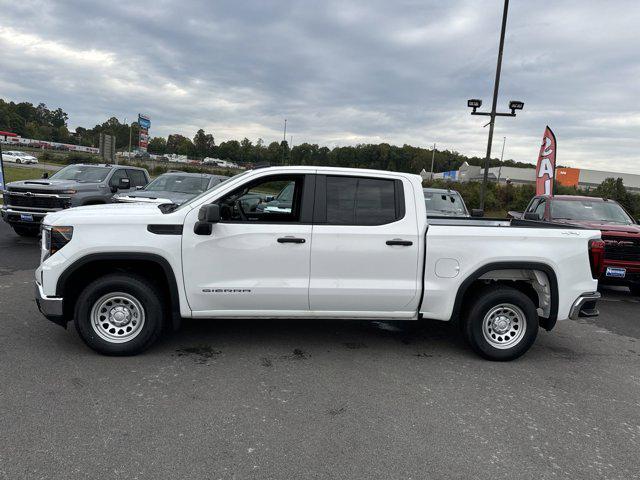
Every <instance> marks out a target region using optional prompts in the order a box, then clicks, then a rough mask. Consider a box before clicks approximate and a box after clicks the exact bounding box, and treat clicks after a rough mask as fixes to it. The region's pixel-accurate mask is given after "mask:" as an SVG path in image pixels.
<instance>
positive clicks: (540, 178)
mask: <svg viewBox="0 0 640 480" xmlns="http://www.w3.org/2000/svg"><path fill="white" fill-rule="evenodd" d="M555 174H556V136H555V135H554V134H553V132H552V131H551V129H550V128H549V127H548V126H547V128H545V130H544V136H543V137H542V145H541V146H540V153H539V154H538V165H537V166H536V195H553V180H554V177H555Z"/></svg>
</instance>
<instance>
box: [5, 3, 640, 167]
mask: <svg viewBox="0 0 640 480" xmlns="http://www.w3.org/2000/svg"><path fill="white" fill-rule="evenodd" d="M0 6H2V12H3V14H2V20H0V48H1V49H2V50H1V51H2V60H1V61H0V65H1V66H2V68H0V96H1V97H2V98H5V99H10V100H14V101H29V102H33V103H39V102H45V103H46V104H47V105H48V106H50V107H58V106H60V107H62V108H63V109H64V110H65V111H66V112H67V113H68V114H69V116H70V121H69V124H70V127H71V128H75V127H76V126H78V125H82V126H93V125H95V124H96V123H99V122H102V121H104V120H105V119H106V118H108V117H110V116H117V117H119V118H120V119H121V120H124V118H125V117H127V118H128V119H129V120H131V119H132V118H134V117H135V116H136V115H137V113H138V112H146V113H148V114H149V115H150V117H151V120H152V125H151V132H150V133H151V134H152V135H167V134H169V133H181V134H184V135H187V136H189V137H193V134H194V133H195V131H196V130H197V129H198V128H200V127H202V128H205V130H207V131H208V132H213V134H214V136H215V138H216V141H217V142H220V141H222V140H225V139H231V138H236V139H241V138H243V137H245V136H246V137H248V138H250V139H251V140H253V141H255V140H256V139H257V138H259V137H262V138H263V139H264V140H265V141H266V142H270V141H273V140H279V139H281V138H282V123H283V119H284V118H287V119H288V135H287V137H288V136H289V134H290V135H293V142H294V144H299V143H301V142H311V143H319V144H321V145H328V146H335V145H347V144H356V143H379V142H389V143H392V144H399V145H401V144H403V143H409V144H412V145H417V146H426V145H429V144H432V143H433V142H437V143H438V146H439V148H446V149H450V150H456V151H459V152H461V153H464V154H467V155H477V156H484V151H485V149H486V135H487V128H483V125H484V123H486V117H471V116H470V115H469V112H468V109H467V108H466V100H467V99H468V98H482V99H484V104H485V105H486V106H487V107H490V103H491V101H490V100H491V98H490V97H491V94H492V88H493V76H494V72H495V63H496V55H497V49H498V36H499V29H500V17H501V13H502V0H466V1H465V0H450V1H446V2H443V1H441V0H420V1H400V0H394V1H389V0H362V1H360V0H358V1H355V0H353V1H352V0H329V1H324V0H323V1H320V0H314V1H311V0H306V1H284V0H282V1H272V0H247V1H243V0H235V1H234V0H230V1H220V0H152V1H139V0H133V1H132V0H125V1H120V0H110V1H100V0H94V1H91V0H87V1H63V0H21V1H20V2H15V1H13V0H0ZM638 25H640V2H637V1H635V0H629V1H622V0H621V1H606V2H605V1H604V0H600V1H588V0H574V1H571V0H565V1H563V0H555V1H552V0H539V1H536V2H533V1H530V0H512V1H511V6H510V11H509V19H508V24H507V39H506V46H505V55H504V63H503V75H502V82H501V90H500V98H499V106H500V107H502V108H506V105H507V103H508V101H509V100H510V99H517V100H523V101H524V102H525V110H524V111H523V112H522V113H521V114H519V115H518V117H517V118H515V119H514V118H499V119H498V121H497V126H496V132H495V140H494V155H495V156H497V155H499V153H500V148H501V146H502V139H503V137H504V136H506V137H507V144H506V145H507V146H506V150H505V158H513V159H515V160H519V161H525V162H534V161H535V160H536V156H537V152H538V146H539V144H540V140H541V137H542V132H543V130H544V126H545V125H546V124H549V125H550V126H551V127H552V128H553V129H554V131H555V133H556V136H557V137H558V161H559V163H561V164H564V165H570V166H577V167H583V168H599V169H606V170H612V171H624V172H635V173H640V30H639V29H638Z"/></svg>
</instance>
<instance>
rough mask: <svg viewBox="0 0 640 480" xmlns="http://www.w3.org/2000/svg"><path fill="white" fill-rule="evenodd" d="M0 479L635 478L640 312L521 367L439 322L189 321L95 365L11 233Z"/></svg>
mask: <svg viewBox="0 0 640 480" xmlns="http://www.w3.org/2000/svg"><path fill="white" fill-rule="evenodd" d="M0 223H1V225H0V312H1V313H0V478H4V479H12V480H13V479H40V478H43V479H49V478H52V479H53V478H55V479H94V478H95V479H103V478H116V479H118V478H122V479H154V480H156V479H188V478H195V479H205V478H206V479H217V478H222V479H227V478H228V479H244V478H247V479H302V478H318V479H320V478H322V479H324V478H326V479H360V478H362V479H385V480H386V479H396V478H397V479H425V478H432V479H472V478H473V479H547V478H549V479H550V478H571V479H605V478H606V479H631V478H640V455H639V454H640V303H639V299H638V298H634V297H631V296H630V295H629V294H628V293H627V292H626V291H624V290H623V289H617V290H606V291H605V298H604V300H603V301H602V302H601V315H600V317H598V318H597V319H596V320H595V321H589V322H585V321H577V322H574V321H564V322H560V323H559V325H558V326H557V327H556V329H555V330H553V331H552V332H545V331H540V334H539V336H538V340H537V342H536V344H535V345H534V347H533V348H532V349H531V351H529V352H528V353H527V355H525V356H524V357H523V358H521V359H519V360H517V361H514V362H510V363H493V362H487V361H484V360H482V359H480V358H478V357H477V356H476V355H474V354H473V353H472V352H471V350H470V349H469V348H468V347H467V346H466V345H465V344H464V342H462V341H461V340H460V339H459V337H458V336H457V333H456V330H455V329H453V328H451V327H449V326H448V325H446V324H443V323H438V322H424V323H423V322H420V323H405V324H402V323H393V322H377V323H369V322H356V321H345V322H341V321H309V320H288V321H247V320H233V321H205V320H199V321H186V322H185V325H184V327H183V328H182V330H181V331H179V332H177V333H174V334H172V335H170V336H167V337H166V338H164V339H163V340H162V341H161V342H160V343H159V344H158V345H156V346H155V347H153V348H152V349H151V350H150V351H149V352H147V353H145V354H143V355H140V356H137V357H130V358H111V357H104V356H100V355H97V354H95V353H93V352H92V351H90V350H89V349H88V348H87V347H85V346H84V344H83V343H82V342H81V341H80V339H79V337H78V335H77V334H76V332H75V330H74V329H73V326H70V327H69V329H67V330H64V329H62V328H61V327H59V326H56V325H54V324H53V323H50V322H48V321H47V320H45V319H44V318H43V317H42V316H41V315H40V314H39V313H38V311H37V308H36V305H35V303H34V301H33V295H32V279H33V269H34V267H35V266H36V265H37V263H38V244H37V241H35V240H33V239H23V238H20V237H18V236H17V235H15V234H14V233H13V232H12V231H11V230H10V229H9V228H8V227H7V226H6V225H5V224H4V223H3V222H0Z"/></svg>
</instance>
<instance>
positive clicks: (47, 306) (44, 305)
mask: <svg viewBox="0 0 640 480" xmlns="http://www.w3.org/2000/svg"><path fill="white" fill-rule="evenodd" d="M34 290H35V292H34V293H35V299H36V304H37V305H38V310H40V313H42V315H44V316H45V317H46V318H47V319H49V320H51V321H52V322H53V323H56V324H58V325H62V326H63V327H64V326H66V324H67V321H66V319H65V318H64V308H63V301H64V299H62V298H59V297H47V296H46V295H45V294H44V293H42V286H41V285H39V284H38V282H34Z"/></svg>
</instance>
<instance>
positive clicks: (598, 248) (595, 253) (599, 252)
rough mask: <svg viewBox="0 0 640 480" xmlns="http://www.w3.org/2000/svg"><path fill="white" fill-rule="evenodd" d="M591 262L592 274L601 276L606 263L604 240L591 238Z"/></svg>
mask: <svg viewBox="0 0 640 480" xmlns="http://www.w3.org/2000/svg"><path fill="white" fill-rule="evenodd" d="M589 263H590V264H591V276H592V277H593V278H596V279H597V278H599V277H600V274H601V273H602V267H603V265H604V242H603V241H602V240H589Z"/></svg>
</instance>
